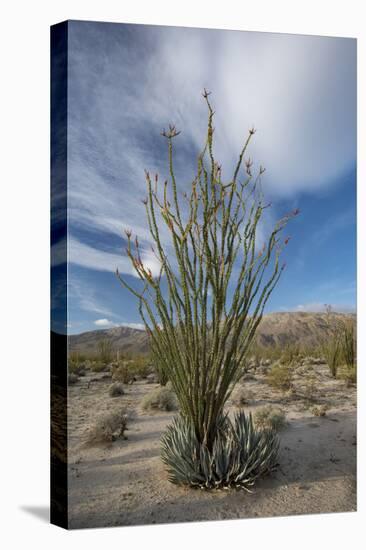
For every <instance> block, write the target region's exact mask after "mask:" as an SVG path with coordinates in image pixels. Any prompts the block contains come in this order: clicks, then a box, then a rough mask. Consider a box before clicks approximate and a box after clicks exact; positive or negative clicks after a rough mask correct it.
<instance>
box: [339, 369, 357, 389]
mask: <svg viewBox="0 0 366 550" xmlns="http://www.w3.org/2000/svg"><path fill="white" fill-rule="evenodd" d="M339 370H340V372H339V377H340V378H341V379H342V380H344V381H345V382H346V384H347V385H348V386H350V385H352V384H356V382H357V367H356V366H354V367H351V368H350V367H348V366H347V365H343V366H342V367H341V368H340V369H339Z"/></svg>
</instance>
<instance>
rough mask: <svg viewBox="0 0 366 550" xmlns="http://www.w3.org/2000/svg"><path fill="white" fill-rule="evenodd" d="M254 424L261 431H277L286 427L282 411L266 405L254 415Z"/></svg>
mask: <svg viewBox="0 0 366 550" xmlns="http://www.w3.org/2000/svg"><path fill="white" fill-rule="evenodd" d="M254 422H255V425H256V426H257V428H261V429H262V430H274V431H278V430H281V429H282V428H284V426H285V425H286V416H285V413H284V412H283V410H282V409H280V408H278V407H273V406H272V405H267V406H265V407H262V408H261V409H258V410H257V411H256V412H255V413H254Z"/></svg>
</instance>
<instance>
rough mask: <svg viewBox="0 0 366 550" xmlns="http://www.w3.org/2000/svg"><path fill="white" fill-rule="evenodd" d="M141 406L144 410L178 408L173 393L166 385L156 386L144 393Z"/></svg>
mask: <svg viewBox="0 0 366 550" xmlns="http://www.w3.org/2000/svg"><path fill="white" fill-rule="evenodd" d="M141 407H142V408H143V409H144V410H145V411H146V410H161V411H174V410H176V409H177V408H178V403H177V398H176V395H175V393H174V392H173V391H172V390H171V389H169V388H166V387H161V388H156V390H154V391H152V392H151V393H148V394H147V395H145V397H144V398H143V400H142V402H141Z"/></svg>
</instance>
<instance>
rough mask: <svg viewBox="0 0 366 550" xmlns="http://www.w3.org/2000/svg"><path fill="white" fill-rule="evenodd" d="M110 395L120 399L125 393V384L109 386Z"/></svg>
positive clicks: (117, 383)
mask: <svg viewBox="0 0 366 550" xmlns="http://www.w3.org/2000/svg"><path fill="white" fill-rule="evenodd" d="M108 393H109V395H110V397H118V396H119V395H123V394H124V393H125V392H124V389H123V384H121V382H114V383H113V384H111V385H110V386H109V389H108Z"/></svg>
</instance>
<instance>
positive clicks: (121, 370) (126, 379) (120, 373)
mask: <svg viewBox="0 0 366 550" xmlns="http://www.w3.org/2000/svg"><path fill="white" fill-rule="evenodd" d="M133 378H134V373H133V370H132V369H130V367H129V364H128V362H127V361H122V362H121V363H116V364H115V365H114V366H113V368H112V380H113V381H115V382H122V384H129V383H130V382H131V381H132V380H133Z"/></svg>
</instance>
